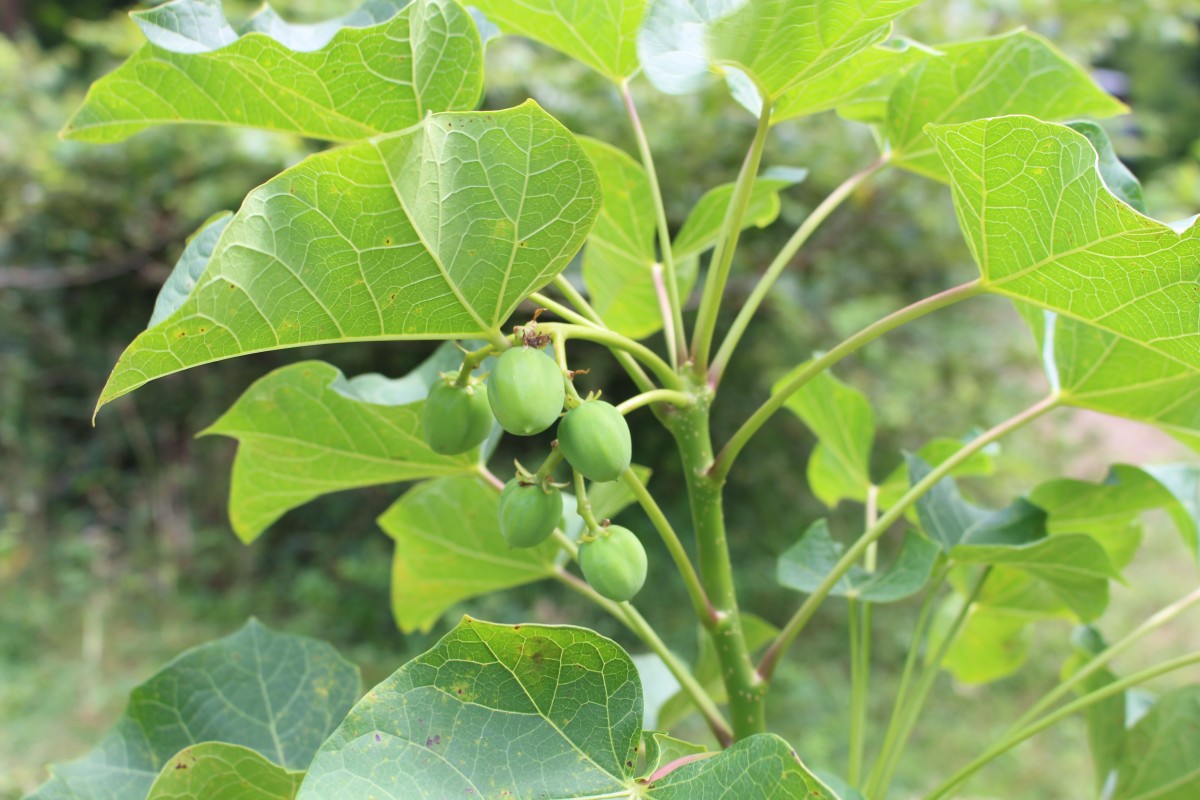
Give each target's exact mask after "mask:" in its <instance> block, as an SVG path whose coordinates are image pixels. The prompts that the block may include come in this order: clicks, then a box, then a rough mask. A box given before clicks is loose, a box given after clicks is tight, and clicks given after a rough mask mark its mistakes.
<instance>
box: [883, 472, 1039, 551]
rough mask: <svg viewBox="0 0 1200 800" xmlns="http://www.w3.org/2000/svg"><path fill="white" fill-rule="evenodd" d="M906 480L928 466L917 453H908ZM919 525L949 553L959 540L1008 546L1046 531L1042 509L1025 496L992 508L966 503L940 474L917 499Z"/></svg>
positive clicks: (917, 479)
mask: <svg viewBox="0 0 1200 800" xmlns="http://www.w3.org/2000/svg"><path fill="white" fill-rule="evenodd" d="M906 460H907V462H908V476H909V481H910V482H911V483H912V484H913V485H916V484H917V483H918V482H920V481H921V480H924V478H925V476H926V475H928V474H929V473H930V472H931V471H932V470H931V469H930V467H929V465H928V464H926V463H925V462H924V461H922V460H921V458H920V457H919V456H914V455H912V454H909V455H907V456H906ZM917 516H918V518H919V519H920V520H921V528H922V529H923V530H924V531H925V533H926V534H927V535H928V536H929V538H930V539H932V540H933V541H934V542H936V543H937V544H938V545H939V546H940V547H941V548H942V550H944V551H946V552H947V553H949V552H950V551H951V550H952V549H953V548H955V547H956V546H958V545H961V544H983V545H986V544H999V545H1001V546H1011V545H1017V544H1023V543H1027V542H1033V541H1036V540H1038V539H1041V538H1043V537H1044V536H1045V535H1046V512H1045V511H1043V510H1041V509H1040V508H1038V507H1037V506H1035V505H1032V504H1031V503H1028V502H1026V501H1025V500H1017V501H1016V502H1015V503H1013V504H1012V505H1010V506H1008V507H1007V508H1003V509H1000V510H999V511H993V510H991V509H984V508H980V507H978V506H975V505H972V504H971V503H968V502H967V501H966V500H965V499H964V498H963V496H962V493H961V492H960V491H959V490H958V484H957V483H955V482H954V480H953V479H952V478H943V479H942V480H940V481H938V482H937V483H936V484H934V486H933V488H932V489H930V490H929V491H928V492H926V493H925V495H924V496H923V497H921V498H920V499H919V500H917Z"/></svg>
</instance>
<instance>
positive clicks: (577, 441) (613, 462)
mask: <svg viewBox="0 0 1200 800" xmlns="http://www.w3.org/2000/svg"><path fill="white" fill-rule="evenodd" d="M558 446H559V448H560V449H561V450H562V452H563V455H564V456H566V458H567V462H568V463H569V464H570V465H571V466H572V467H574V468H575V469H577V470H579V472H580V474H582V475H583V477H585V478H587V479H588V480H590V481H615V480H616V479H617V478H619V477H621V473H622V472H624V471H625V470H627V469H629V461H630V459H631V458H632V457H633V443H632V441H631V440H630V438H629V423H627V422H626V421H625V417H623V416H621V412H620V411H618V410H617V408H616V406H614V405H612V404H611V403H606V402H604V401H603V400H588V401H587V402H586V403H582V404H581V405H578V406H576V407H575V408H573V409H571V410H570V411H568V412H567V415H566V416H565V417H563V421H562V422H560V423H559V424H558Z"/></svg>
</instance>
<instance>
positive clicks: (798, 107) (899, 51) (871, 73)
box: [771, 37, 940, 125]
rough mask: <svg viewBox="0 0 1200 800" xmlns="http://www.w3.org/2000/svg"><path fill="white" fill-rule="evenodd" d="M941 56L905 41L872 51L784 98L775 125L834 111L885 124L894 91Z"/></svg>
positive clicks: (775, 112) (894, 41)
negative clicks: (917, 67) (918, 68)
mask: <svg viewBox="0 0 1200 800" xmlns="http://www.w3.org/2000/svg"><path fill="white" fill-rule="evenodd" d="M938 55H940V53H939V52H938V51H937V50H933V49H931V48H928V47H926V46H925V45H923V44H921V43H920V42H915V41H913V40H912V39H907V38H904V37H897V38H895V39H892V40H890V41H887V42H884V43H883V44H877V45H875V46H874V47H868V48H867V49H865V50H863V51H862V52H860V53H858V54H856V55H855V56H854V57H853V58H851V59H849V60H848V61H845V62H844V63H842V64H839V65H838V66H837V67H836V68H835V69H833V70H830V71H829V72H827V73H825V74H824V75H822V76H821V77H820V78H819V79H817V80H815V81H812V82H811V83H809V84H808V85H806V86H804V87H803V88H801V89H798V90H793V91H791V92H788V93H787V94H784V95H783V96H782V97H780V98H779V100H778V101H777V102H776V103H775V108H774V110H773V111H772V112H771V124H772V125H776V124H778V123H780V122H786V121H788V120H792V119H797V118H799V117H806V116H810V115H812V114H820V113H821V112H823V111H831V110H833V109H837V112H838V114H840V115H841V116H843V117H845V118H847V119H853V120H856V121H858V122H882V121H883V118H884V115H885V114H886V113H887V101H888V98H889V97H890V96H891V93H892V89H893V88H894V87H895V86H896V84H897V83H898V82H899V81H900V79H901V78H902V77H904V75H905V73H907V72H908V70H910V69H912V67H913V66H915V65H916V64H917V63H919V62H921V61H924V60H925V59H927V58H932V57H936V56H938Z"/></svg>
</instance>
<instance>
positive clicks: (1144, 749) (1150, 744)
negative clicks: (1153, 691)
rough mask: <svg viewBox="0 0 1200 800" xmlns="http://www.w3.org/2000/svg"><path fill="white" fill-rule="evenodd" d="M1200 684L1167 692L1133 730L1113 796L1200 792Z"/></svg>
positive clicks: (1143, 799)
mask: <svg viewBox="0 0 1200 800" xmlns="http://www.w3.org/2000/svg"><path fill="white" fill-rule="evenodd" d="M1198 732H1200V686H1186V687H1184V688H1181V689H1175V690H1174V691H1170V692H1167V693H1166V694H1164V695H1163V696H1162V697H1160V698H1159V699H1158V701H1157V702H1156V703H1155V704H1154V708H1152V709H1151V710H1150V713H1149V714H1147V715H1146V716H1145V717H1143V718H1142V719H1141V720H1140V721H1139V722H1138V723H1137V724H1136V725H1134V726H1133V730H1131V731H1130V732H1129V735H1128V737H1127V744H1126V750H1125V757H1124V759H1123V760H1122V761H1121V766H1120V767H1119V768H1118V769H1117V787H1116V790H1115V791H1114V792H1113V795H1112V797H1113V800H1194V798H1196V797H1197V796H1200V735H1198Z"/></svg>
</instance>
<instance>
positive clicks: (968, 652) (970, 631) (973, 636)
mask: <svg viewBox="0 0 1200 800" xmlns="http://www.w3.org/2000/svg"><path fill="white" fill-rule="evenodd" d="M963 601H964V598H963V597H962V596H961V595H958V594H953V595H950V596H949V597H947V598H946V599H945V601H943V603H942V605H941V606H940V607H939V608H938V611H937V615H936V617H935V618H934V623H933V628H932V630H931V631H930V644H929V647H928V648H927V650H926V652H927V653H932V652H936V650H937V648H938V645H939V643H940V641H941V639H942V637H944V636H945V633H946V631H947V630H948V629H949V626H950V623H951V621H952V620H953V619H954V618H955V617H956V616H957V614H958V612H959V610H960V609H961V608H962V603H963ZM1030 646H1031V642H1030V632H1029V619H1028V618H1027V617H1025V616H1023V615H1021V614H1015V613H1013V612H1012V611H1011V610H1008V609H1004V608H993V607H990V606H985V605H981V604H976V606H975V607H974V608H972V609H971V612H970V614H969V615H968V617H967V621H966V622H965V623H963V626H962V628H961V629H960V630H959V632H958V635H957V636H956V637H955V639H954V642H953V643H951V645H950V648H949V649H948V650H947V651H946V657H945V659H944V660H943V661H942V669H944V670H946V671H947V672H949V673H950V674H951V675H953V676H954V679H955V680H957V681H960V682H962V683H969V684H983V683H991V682H992V681H998V680H1000V679H1001V678H1006V677H1008V676H1009V675H1012V674H1013V673H1014V672H1016V671H1017V670H1019V669H1020V668H1021V665H1023V664H1024V663H1025V661H1026V659H1027V658H1028V657H1029V652H1030Z"/></svg>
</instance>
